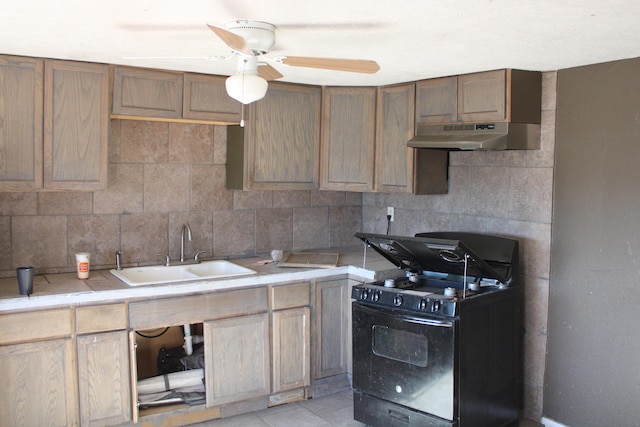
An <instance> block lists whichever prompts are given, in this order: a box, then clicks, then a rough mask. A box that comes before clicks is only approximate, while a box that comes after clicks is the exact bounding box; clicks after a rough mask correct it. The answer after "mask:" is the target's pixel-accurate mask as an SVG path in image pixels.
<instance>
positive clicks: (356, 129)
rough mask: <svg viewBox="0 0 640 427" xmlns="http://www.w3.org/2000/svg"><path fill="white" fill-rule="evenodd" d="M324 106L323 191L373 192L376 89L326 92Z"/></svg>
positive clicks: (336, 88) (341, 89) (343, 88)
mask: <svg viewBox="0 0 640 427" xmlns="http://www.w3.org/2000/svg"><path fill="white" fill-rule="evenodd" d="M323 103H324V104H323V117H322V154H321V157H320V164H321V171H322V172H321V182H320V188H321V189H323V190H342V191H373V173H374V163H373V162H374V144H375V117H376V116H375V111H376V89H375V88H371V87H356V88H353V87H351V88H349V87H329V88H325V91H324V98H323Z"/></svg>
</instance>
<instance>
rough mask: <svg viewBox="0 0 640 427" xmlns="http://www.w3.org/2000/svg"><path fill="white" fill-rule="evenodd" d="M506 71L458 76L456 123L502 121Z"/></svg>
mask: <svg viewBox="0 0 640 427" xmlns="http://www.w3.org/2000/svg"><path fill="white" fill-rule="evenodd" d="M505 82H506V70H497V71H487V72H485V73H474V74H465V75H462V76H458V121H461V122H479V121H480V122H481V121H488V120H492V121H504V120H505V119H507V116H506V111H507V110H506V101H507V98H506V85H505Z"/></svg>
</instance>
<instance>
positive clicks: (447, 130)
mask: <svg viewBox="0 0 640 427" xmlns="http://www.w3.org/2000/svg"><path fill="white" fill-rule="evenodd" d="M407 146H409V147H412V148H438V149H445V150H537V149H539V148H540V125H539V124H530V123H505V122H498V123H456V124H446V125H421V126H418V129H417V131H416V136H415V137H414V138H413V139H411V140H410V141H409V142H408V143H407Z"/></svg>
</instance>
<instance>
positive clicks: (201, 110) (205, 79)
mask: <svg viewBox="0 0 640 427" xmlns="http://www.w3.org/2000/svg"><path fill="white" fill-rule="evenodd" d="M226 79H227V78H226V77H223V76H208V75H204V74H191V73H186V74H185V75H184V97H183V112H182V117H183V118H184V119H196V120H208V121H218V122H229V123H239V122H240V108H241V104H240V103H239V102H238V101H236V100H235V99H233V98H231V97H230V96H229V95H227V90H226V87H225V80H226Z"/></svg>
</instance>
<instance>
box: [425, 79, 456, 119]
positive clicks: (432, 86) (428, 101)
mask: <svg viewBox="0 0 640 427" xmlns="http://www.w3.org/2000/svg"><path fill="white" fill-rule="evenodd" d="M415 118H416V125H426V124H438V123H455V122H456V121H457V120H458V79H457V78H456V77H442V78H439V79H429V80H422V81H419V82H418V83H416V109H415Z"/></svg>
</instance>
